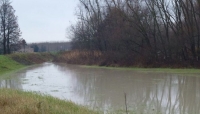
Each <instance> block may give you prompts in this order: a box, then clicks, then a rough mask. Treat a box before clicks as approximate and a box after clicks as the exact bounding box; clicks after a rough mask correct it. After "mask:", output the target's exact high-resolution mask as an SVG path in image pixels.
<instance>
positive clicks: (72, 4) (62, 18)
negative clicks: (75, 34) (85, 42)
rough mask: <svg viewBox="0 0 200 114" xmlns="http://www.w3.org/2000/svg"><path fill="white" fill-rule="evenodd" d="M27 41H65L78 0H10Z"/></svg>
mask: <svg viewBox="0 0 200 114" xmlns="http://www.w3.org/2000/svg"><path fill="white" fill-rule="evenodd" d="M11 1H12V4H11V5H12V6H13V7H14V9H15V10H16V13H15V14H16V15H17V16H18V23H19V26H20V29H21V31H22V38H24V39H25V40H26V41H27V43H32V42H46V41H47V42H49V41H67V40H68V39H67V38H66V28H67V27H69V26H70V25H71V23H75V21H76V17H75V15H74V14H75V9H76V6H77V5H78V0H11Z"/></svg>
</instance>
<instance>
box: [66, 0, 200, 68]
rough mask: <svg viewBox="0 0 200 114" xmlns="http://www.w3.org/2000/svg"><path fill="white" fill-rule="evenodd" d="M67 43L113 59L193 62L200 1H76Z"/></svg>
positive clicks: (199, 37)
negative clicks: (75, 20)
mask: <svg viewBox="0 0 200 114" xmlns="http://www.w3.org/2000/svg"><path fill="white" fill-rule="evenodd" d="M79 1H80V5H79V6H78V10H77V12H76V15H77V18H78V22H77V23H76V24H74V25H72V26H71V27H70V29H69V31H67V34H69V33H70V34H69V36H70V38H71V39H72V48H73V49H79V50H82V49H84V50H98V51H101V52H103V53H105V54H106V53H107V55H109V54H110V57H111V59H115V60H116V61H128V62H127V63H131V62H132V63H134V62H136V61H142V62H144V63H146V64H151V63H156V62H157V63H184V62H189V63H190V64H196V63H197V61H199V60H200V1H199V0H79Z"/></svg>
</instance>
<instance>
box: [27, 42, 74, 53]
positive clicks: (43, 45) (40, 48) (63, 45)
mask: <svg viewBox="0 0 200 114" xmlns="http://www.w3.org/2000/svg"><path fill="white" fill-rule="evenodd" d="M28 45H29V46H30V47H31V48H33V49H34V52H55V51H67V50H71V43H70V42H40V43H31V44H28Z"/></svg>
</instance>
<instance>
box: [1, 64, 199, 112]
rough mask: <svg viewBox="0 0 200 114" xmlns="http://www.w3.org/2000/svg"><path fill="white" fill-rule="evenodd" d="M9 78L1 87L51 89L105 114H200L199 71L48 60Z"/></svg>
mask: <svg viewBox="0 0 200 114" xmlns="http://www.w3.org/2000/svg"><path fill="white" fill-rule="evenodd" d="M8 77H10V78H5V79H0V87H1V88H14V89H20V90H28V91H34V92H40V93H44V94H49V95H52V96H54V97H58V98H60V99H64V100H70V101H73V102H75V103H77V104H80V105H84V106H87V107H90V108H92V109H96V110H101V111H104V112H105V113H107V112H110V111H113V112H116V113H125V108H126V105H127V108H128V110H131V112H130V113H131V114H200V74H184V75H182V74H172V73H166V72H163V73H158V72H157V73H154V72H146V71H142V70H140V71H133V70H117V69H105V68H86V67H82V66H76V65H66V64H55V63H44V64H41V65H36V66H33V67H29V68H27V69H24V70H21V71H18V72H15V73H13V74H9V76H8ZM124 94H126V97H127V104H125V97H124V96H125V95H124Z"/></svg>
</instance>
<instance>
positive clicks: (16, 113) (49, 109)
mask: <svg viewBox="0 0 200 114" xmlns="http://www.w3.org/2000/svg"><path fill="white" fill-rule="evenodd" d="M0 93H1V94H0V114H97V113H96V112H93V111H91V110H88V109H87V108H85V107H82V106H77V105H75V104H74V103H72V102H66V101H62V100H59V99H57V98H53V97H50V96H43V95H38V94H35V93H32V92H22V91H18V90H10V89H0Z"/></svg>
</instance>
